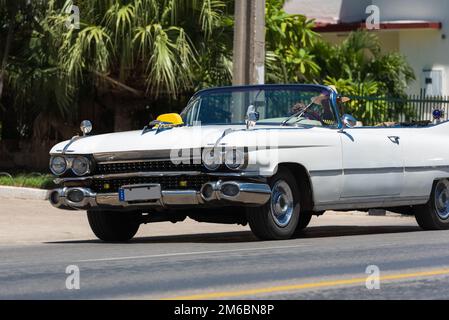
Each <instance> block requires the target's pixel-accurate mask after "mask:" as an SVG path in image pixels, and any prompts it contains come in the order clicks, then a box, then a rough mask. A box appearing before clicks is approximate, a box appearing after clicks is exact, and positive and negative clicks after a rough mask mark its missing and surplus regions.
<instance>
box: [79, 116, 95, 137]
mask: <svg viewBox="0 0 449 320" xmlns="http://www.w3.org/2000/svg"><path fill="white" fill-rule="evenodd" d="M92 128H93V127H92V122H90V121H89V120H84V121H83V122H81V124H80V129H81V132H82V133H83V136H87V135H88V134H89V133H90V132H91V131H92Z"/></svg>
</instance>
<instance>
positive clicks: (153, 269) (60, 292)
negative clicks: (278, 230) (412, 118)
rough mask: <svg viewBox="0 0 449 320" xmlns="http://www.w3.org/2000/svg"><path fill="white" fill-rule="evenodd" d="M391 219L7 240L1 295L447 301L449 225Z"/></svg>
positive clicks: (0, 261) (0, 263)
mask: <svg viewBox="0 0 449 320" xmlns="http://www.w3.org/2000/svg"><path fill="white" fill-rule="evenodd" d="M363 218H364V217H358V219H363ZM366 218H371V217H366ZM346 219H348V218H346ZM379 219H381V220H379V222H384V221H389V220H386V219H388V218H379ZM382 219H383V220H382ZM390 219H394V220H395V222H394V223H391V224H387V225H385V226H383V225H377V224H375V225H364V226H357V225H355V226H351V225H334V226H321V225H319V226H312V227H311V228H309V229H308V230H307V232H305V233H304V234H303V235H302V236H300V237H299V238H297V239H294V240H289V241H277V242H259V241H256V239H255V238H254V237H253V236H252V234H251V233H250V232H248V231H246V229H245V230H244V231H235V232H225V233H207V234H206V233H205V234H188V235H170V236H155V237H140V238H137V239H135V240H134V241H133V242H131V243H128V244H104V243H100V242H98V241H96V240H90V239H86V240H80V241H73V240H70V241H49V242H42V243H31V244H30V243H28V244H3V245H0V299H92V298H96V299H127V298H138V299H141V298H144V299H161V298H170V299H171V298H188V299H195V298H197V299H247V298H250V299H266V298H269V299H271V298H273V299H447V298H448V297H449V232H446V231H438V232H423V231H420V229H419V228H418V227H417V225H416V223H415V222H414V219H411V218H390ZM397 219H399V220H397ZM349 220H350V219H349ZM69 265H75V266H77V267H78V268H79V270H80V289H79V290H68V289H67V288H66V278H67V277H68V276H69V275H68V274H66V268H67V266H69ZM369 265H375V266H377V267H378V268H379V270H380V282H379V284H380V288H379V289H371V290H370V289H367V287H366V284H365V281H366V278H367V276H368V274H366V268H367V267H368V266H369Z"/></svg>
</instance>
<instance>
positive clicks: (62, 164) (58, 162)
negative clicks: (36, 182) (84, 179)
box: [50, 156, 67, 176]
mask: <svg viewBox="0 0 449 320" xmlns="http://www.w3.org/2000/svg"><path fill="white" fill-rule="evenodd" d="M50 170H51V172H53V174H55V175H57V176H60V175H61V174H63V173H64V172H65V171H66V170H67V161H66V160H65V158H64V157H60V156H57V157H53V158H51V160H50Z"/></svg>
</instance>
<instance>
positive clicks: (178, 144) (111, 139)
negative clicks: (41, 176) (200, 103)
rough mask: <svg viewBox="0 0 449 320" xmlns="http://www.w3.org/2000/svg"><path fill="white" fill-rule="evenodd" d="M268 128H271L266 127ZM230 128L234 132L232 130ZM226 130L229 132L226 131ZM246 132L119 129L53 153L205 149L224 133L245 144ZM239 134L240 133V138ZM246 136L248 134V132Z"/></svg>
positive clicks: (226, 140) (236, 128)
mask: <svg viewBox="0 0 449 320" xmlns="http://www.w3.org/2000/svg"><path fill="white" fill-rule="evenodd" d="M265 128H267V127H266V126H265ZM277 128H279V127H277ZM227 130H228V131H227ZM230 130H233V131H232V132H231V131H230ZM225 131H227V132H226V134H225ZM243 131H246V127H245V126H235V125H229V126H223V125H220V126H202V127H200V126H197V127H177V128H171V129H163V130H160V131H159V132H157V131H156V130H152V131H149V132H146V133H144V132H143V131H142V130H139V131H128V132H118V133H110V134H102V135H97V136H88V137H83V138H80V139H78V140H75V141H73V142H70V140H67V141H64V142H61V143H58V144H57V145H55V146H54V147H53V148H52V149H51V151H50V153H51V154H59V153H61V152H62V151H63V150H64V148H66V147H67V145H68V148H67V150H66V152H67V154H98V153H110V152H126V151H151V150H167V149H168V150H171V149H188V148H201V147H205V146H213V145H215V143H216V142H217V140H218V139H220V138H221V137H222V136H223V135H225V137H224V139H223V140H222V141H220V143H226V144H233V145H235V146H239V145H242V143H244V141H242V139H241V137H242V134H241V133H242V132H243ZM247 132H248V131H247ZM239 133H240V134H239ZM238 136H240V138H239V137H238ZM245 136H248V135H247V134H245Z"/></svg>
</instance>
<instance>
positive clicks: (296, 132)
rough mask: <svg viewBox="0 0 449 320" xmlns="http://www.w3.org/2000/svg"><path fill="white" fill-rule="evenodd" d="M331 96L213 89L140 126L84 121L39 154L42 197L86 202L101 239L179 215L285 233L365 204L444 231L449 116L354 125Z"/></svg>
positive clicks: (76, 204) (294, 89) (315, 91)
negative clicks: (44, 179)
mask: <svg viewBox="0 0 449 320" xmlns="http://www.w3.org/2000/svg"><path fill="white" fill-rule="evenodd" d="M341 100H342V97H340V96H339V95H338V94H337V92H336V91H335V90H333V89H332V88H330V87H325V86H319V85H261V86H243V87H227V88H214V89H207V90H203V91H200V92H198V93H197V94H195V95H194V96H193V97H192V99H191V100H190V102H189V103H188V105H187V107H186V108H185V109H184V111H183V112H182V113H181V115H178V114H168V115H163V116H161V117H159V118H158V120H157V121H153V122H151V123H150V124H149V125H148V126H147V127H145V128H144V129H143V130H138V131H131V132H121V133H112V134H104V135H96V136H95V135H89V133H90V131H91V129H92V126H91V124H90V122H89V121H84V122H83V123H82V126H81V129H82V131H83V133H84V136H77V137H74V138H72V139H71V140H70V141H65V142H61V143H59V144H57V145H56V146H54V147H53V148H52V150H51V151H50V155H51V159H50V169H51V171H52V172H53V174H55V175H56V176H58V177H57V179H56V180H55V181H56V183H58V184H60V185H61V187H60V188H59V189H56V190H53V191H52V192H51V196H50V202H51V203H52V204H53V205H54V206H55V207H58V208H61V209H67V210H74V209H75V210H87V216H88V220H89V223H90V226H91V228H92V230H93V232H94V233H95V235H96V236H97V237H98V238H100V239H102V240H104V241H127V240H129V239H131V238H132V237H133V236H134V235H135V234H136V232H137V230H138V228H139V226H140V224H143V223H150V222H160V221H172V222H179V221H183V220H184V219H186V218H187V217H190V218H192V219H194V220H197V221H200V222H216V223H236V224H242V225H245V224H247V223H249V225H250V227H251V230H252V231H253V232H254V234H255V235H256V236H257V237H258V238H260V239H288V238H291V237H293V236H294V235H295V234H296V233H297V232H299V231H301V230H303V229H304V228H305V227H306V226H307V225H308V223H309V222H310V219H311V217H312V216H313V215H321V214H323V213H324V212H325V211H326V210H354V209H359V210H365V209H370V208H387V209H388V210H390V211H394V212H399V213H404V214H413V215H415V216H416V219H417V221H418V223H419V225H420V226H421V227H422V228H423V229H431V230H436V229H449V180H448V179H449V148H448V141H449V123H441V124H438V125H429V126H427V127H419V128H418V127H401V126H398V127H393V128H386V127H354V126H355V124H356V121H355V119H354V118H353V117H351V116H349V115H345V114H341V113H342V112H341V109H342V108H341V104H340V102H341Z"/></svg>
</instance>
